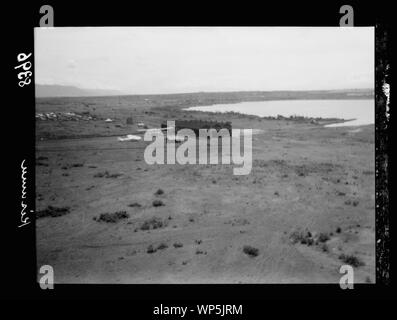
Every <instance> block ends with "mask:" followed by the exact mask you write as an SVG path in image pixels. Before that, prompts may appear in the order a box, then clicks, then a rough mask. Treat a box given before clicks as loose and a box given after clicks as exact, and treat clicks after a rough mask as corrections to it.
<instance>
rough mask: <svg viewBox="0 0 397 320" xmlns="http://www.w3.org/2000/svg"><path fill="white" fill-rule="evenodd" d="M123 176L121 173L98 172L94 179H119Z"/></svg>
mask: <svg viewBox="0 0 397 320" xmlns="http://www.w3.org/2000/svg"><path fill="white" fill-rule="evenodd" d="M120 176H122V174H121V173H112V174H111V173H109V171H104V172H98V173H96V174H94V178H118V177H120Z"/></svg>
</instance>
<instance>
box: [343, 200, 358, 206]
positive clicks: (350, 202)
mask: <svg viewBox="0 0 397 320" xmlns="http://www.w3.org/2000/svg"><path fill="white" fill-rule="evenodd" d="M345 204H346V205H348V206H350V205H352V206H353V207H357V206H358V204H359V202H358V201H357V200H353V201H352V200H346V201H345Z"/></svg>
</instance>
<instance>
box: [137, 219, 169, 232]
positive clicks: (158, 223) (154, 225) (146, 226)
mask: <svg viewBox="0 0 397 320" xmlns="http://www.w3.org/2000/svg"><path fill="white" fill-rule="evenodd" d="M165 226H166V223H165V222H164V221H163V220H161V219H159V218H156V217H153V218H151V219H149V220H146V221H144V222H143V224H142V225H141V230H151V229H159V228H162V227H165Z"/></svg>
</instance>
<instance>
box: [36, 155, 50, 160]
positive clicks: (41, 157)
mask: <svg viewBox="0 0 397 320" xmlns="http://www.w3.org/2000/svg"><path fill="white" fill-rule="evenodd" d="M36 160H37V161H42V160H48V157H44V156H40V157H38V158H37V159H36Z"/></svg>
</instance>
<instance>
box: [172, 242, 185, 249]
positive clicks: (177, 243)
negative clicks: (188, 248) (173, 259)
mask: <svg viewBox="0 0 397 320" xmlns="http://www.w3.org/2000/svg"><path fill="white" fill-rule="evenodd" d="M182 247H183V244H182V243H181V242H175V243H174V248H182Z"/></svg>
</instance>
